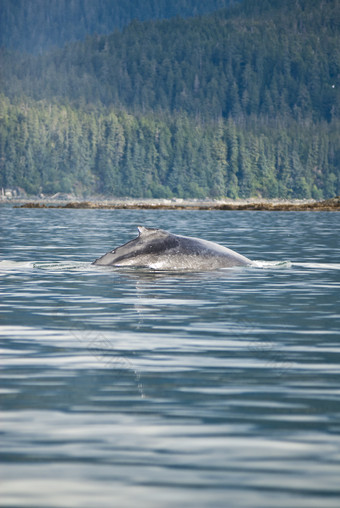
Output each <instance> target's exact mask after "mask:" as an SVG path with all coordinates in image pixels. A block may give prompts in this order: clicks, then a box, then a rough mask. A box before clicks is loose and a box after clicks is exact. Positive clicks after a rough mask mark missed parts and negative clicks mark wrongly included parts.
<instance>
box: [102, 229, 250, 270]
mask: <svg viewBox="0 0 340 508" xmlns="http://www.w3.org/2000/svg"><path fill="white" fill-rule="evenodd" d="M93 264H94V265H99V266H111V267H136V268H148V269H151V270H167V271H172V270H175V271H181V270H182V271H202V270H204V271H207V270H216V269H219V268H229V267H234V266H249V265H252V261H251V260H250V259H248V258H246V257H245V256H242V255H241V254H238V253H237V252H235V251H233V250H231V249H228V248H227V247H224V246H223V245H219V244H217V243H214V242H211V241H208V240H202V239H200V238H194V237H190V236H181V235H175V234H173V233H170V232H168V231H165V230H163V229H156V228H146V227H143V226H138V236H137V238H134V239H133V240H130V241H129V242H127V243H125V244H124V245H121V246H120V247H117V248H116V249H114V250H111V251H110V252H107V253H106V254H104V255H103V256H101V257H100V258H98V259H96V260H95V261H94V262H93Z"/></svg>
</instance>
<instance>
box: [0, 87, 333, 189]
mask: <svg viewBox="0 0 340 508" xmlns="http://www.w3.org/2000/svg"><path fill="white" fill-rule="evenodd" d="M257 131H258V128H256V122H255V121H254V125H253V126H252V127H251V128H244V126H243V127H240V126H238V125H237V124H236V122H235V121H234V120H232V119H229V120H228V121H226V122H225V121H223V120H219V121H218V122H214V121H212V122H209V123H208V122H207V123H205V124H204V125H202V124H201V123H200V122H198V121H197V120H194V119H192V118H190V117H189V116H188V115H186V114H184V113H182V114H181V115H180V116H178V115H175V116H169V117H167V118H166V119H163V120H161V119H158V120H157V119H155V118H154V117H152V116H133V115H130V114H127V113H126V112H114V111H113V110H110V111H109V112H102V113H98V112H97V111H95V112H84V111H83V110H81V109H74V108H71V107H70V106H68V107H66V106H61V105H58V104H55V105H51V104H48V103H46V102H44V101H42V102H34V101H30V100H26V102H20V101H17V103H16V104H12V103H11V102H10V101H9V99H8V98H6V97H4V96H0V162H1V171H0V187H15V186H18V187H22V188H24V189H25V190H26V191H27V192H28V193H32V194H35V193H38V192H43V193H47V194H48V193H49V194H50V193H55V192H76V193H77V194H81V193H83V194H87V195H88V194H91V193H103V194H105V195H111V196H117V197H119V196H132V197H145V198H147V197H158V198H171V197H173V196H178V197H184V198H204V197H207V196H208V197H217V198H219V197H224V196H229V197H231V198H237V197H243V198H247V197H251V196H263V197H268V198H275V197H278V196H281V197H310V196H311V197H317V198H321V197H328V196H333V195H335V194H337V193H339V191H340V188H339V178H338V177H337V176H336V175H337V174H338V172H337V171H336V168H335V154H337V156H339V153H340V141H339V136H338V135H337V133H338V132H339V121H335V120H334V121H333V122H332V123H331V124H328V123H326V122H325V123H323V124H322V125H318V126H314V125H313V124H311V125H310V126H309V128H308V129H304V130H303V131H302V130H301V129H300V128H299V124H297V123H296V122H295V121H292V122H291V123H290V124H289V126H288V128H287V130H286V131H283V130H282V128H281V127H275V126H274V125H271V126H268V128H267V130H266V131H265V132H262V133H261V135H258V134H256V132H257ZM310 139H312V140H313V143H312V144H310V143H309V140H310Z"/></svg>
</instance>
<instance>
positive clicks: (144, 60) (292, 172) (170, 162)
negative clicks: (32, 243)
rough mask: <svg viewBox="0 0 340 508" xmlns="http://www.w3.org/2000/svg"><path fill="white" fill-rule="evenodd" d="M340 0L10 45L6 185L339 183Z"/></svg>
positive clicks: (231, 187) (152, 189) (144, 191)
mask: <svg viewBox="0 0 340 508" xmlns="http://www.w3.org/2000/svg"><path fill="white" fill-rule="evenodd" d="M339 35H340V4H339V2H338V1H337V0H327V1H326V0H287V1H286V2H281V1H279V0H244V1H243V2H242V3H239V4H237V5H235V6H234V7H232V8H229V9H224V10H221V11H219V12H217V13H214V14H209V15H205V16H201V17H196V18H193V19H181V18H179V17H177V18H175V19H171V20H164V21H148V22H143V23H141V22H138V21H134V22H132V23H131V24H130V25H129V26H127V27H126V28H124V29H123V30H122V32H118V31H116V32H114V33H112V34H110V35H95V36H93V37H88V38H87V39H86V40H85V41H83V42H76V43H70V44H67V45H66V46H65V47H64V48H62V49H56V50H53V51H52V52H49V53H46V54H43V55H40V56H32V55H31V56H29V55H27V54H22V53H18V52H13V51H12V50H8V49H3V50H2V51H1V61H0V63H1V67H2V70H3V72H2V77H1V89H2V91H3V96H2V97H1V98H0V151H1V159H0V164H1V180H0V186H20V187H23V188H25V189H26V190H27V191H28V192H32V193H33V192H38V191H43V192H56V191H59V190H62V191H71V190H73V191H77V192H78V193H79V192H83V193H94V192H102V193H105V194H110V195H115V196H126V195H130V196H135V197H138V196H141V197H151V196H155V197H162V196H164V197H165V196H169V197H170V196H180V197H205V196H210V197H220V196H229V197H234V198H236V197H250V196H263V197H315V198H323V197H331V196H334V195H336V194H339V193H340V129H339V127H340V119H339V116H340V111H339V105H340V44H339V40H340V37H339Z"/></svg>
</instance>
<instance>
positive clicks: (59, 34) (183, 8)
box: [0, 0, 239, 53]
mask: <svg viewBox="0 0 340 508" xmlns="http://www.w3.org/2000/svg"><path fill="white" fill-rule="evenodd" d="M237 1H239V0H205V1H202V0H15V1H14V0H0V47H1V46H5V47H10V48H13V49H17V50H20V51H25V52H26V51H28V52H30V53H43V52H44V51H46V50H47V49H50V48H52V47H54V46H59V47H62V46H64V44H66V43H67V42H70V41H77V40H81V39H84V38H85V37H86V35H89V34H94V33H97V34H108V33H110V32H113V31H114V30H115V29H121V28H123V27H125V26H126V25H128V24H129V23H130V22H131V21H132V20H134V19H138V20H139V21H145V20H148V19H162V18H171V17H174V16H181V17H189V16H198V15H200V14H205V13H207V12H212V11H214V10H217V9H221V8H222V7H227V6H228V5H230V4H232V3H235V2H237Z"/></svg>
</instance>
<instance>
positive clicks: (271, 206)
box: [0, 197, 340, 211]
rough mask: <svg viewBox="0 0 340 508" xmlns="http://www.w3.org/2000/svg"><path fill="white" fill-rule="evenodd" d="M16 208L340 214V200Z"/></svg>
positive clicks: (42, 202) (24, 204)
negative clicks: (338, 212)
mask: <svg viewBox="0 0 340 508" xmlns="http://www.w3.org/2000/svg"><path fill="white" fill-rule="evenodd" d="M0 203H1V204H5V205H9V204H11V205H12V206H13V208H42V209H44V208H45V209H46V208H65V209H104V210H122V209H127V210H133V209H142V210H253V211H340V197H336V198H331V199H326V200H323V201H315V200H299V199H296V200H279V199H277V200H275V199H274V200H265V199H258V200H255V199H254V200H237V201H234V200H185V199H174V200H169V199H136V200H134V199H125V200H123V199H122V200H119V199H116V200H108V199H99V200H98V201H97V200H96V201H92V200H91V201H80V200H79V201H78V200H72V201H66V202H65V200H53V199H48V198H45V199H36V200H28V199H18V200H14V199H13V200H10V201H9V200H8V201H2V202H0Z"/></svg>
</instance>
